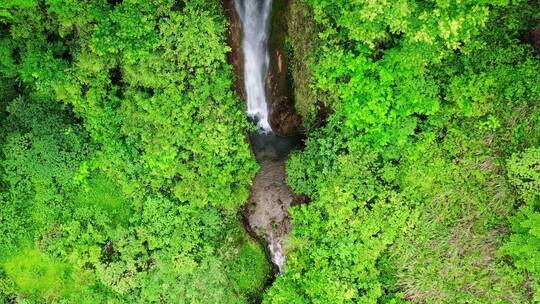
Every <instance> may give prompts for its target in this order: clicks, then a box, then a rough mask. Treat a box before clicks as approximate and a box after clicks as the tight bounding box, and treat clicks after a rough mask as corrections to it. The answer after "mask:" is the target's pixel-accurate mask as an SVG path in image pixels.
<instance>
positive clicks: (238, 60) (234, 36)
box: [222, 0, 246, 100]
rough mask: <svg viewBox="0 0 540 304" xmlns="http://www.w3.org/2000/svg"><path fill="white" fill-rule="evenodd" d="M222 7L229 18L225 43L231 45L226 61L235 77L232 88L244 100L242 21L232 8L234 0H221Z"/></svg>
mask: <svg viewBox="0 0 540 304" xmlns="http://www.w3.org/2000/svg"><path fill="white" fill-rule="evenodd" d="M222 5H223V9H224V10H225V14H226V15H227V17H228V20H229V30H228V33H227V43H228V44H229V46H230V47H231V51H230V52H229V54H228V58H227V59H228V62H229V64H230V65H232V67H233V70H234V74H235V75H236V79H235V81H234V89H235V91H236V93H237V94H238V96H240V98H242V99H243V100H245V98H246V92H245V88H244V79H243V75H244V59H243V58H244V57H243V56H244V55H243V53H242V21H241V20H240V16H238V14H237V13H236V10H235V8H234V0H222Z"/></svg>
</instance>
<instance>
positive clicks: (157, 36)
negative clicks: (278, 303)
mask: <svg viewBox="0 0 540 304" xmlns="http://www.w3.org/2000/svg"><path fill="white" fill-rule="evenodd" d="M225 31H226V20H225V17H224V15H223V12H222V11H221V6H220V3H219V2H218V1H187V2H178V1H172V0H164V1H122V2H120V1H118V3H116V2H115V1H109V2H107V1H63V0H46V1H33V0H24V1H20V0H18V1H16V0H13V1H11V0H9V1H7V2H6V1H3V2H2V3H1V4H0V34H1V40H0V53H1V58H0V78H1V85H2V89H1V94H2V96H1V100H2V109H3V111H2V130H3V132H2V135H1V136H2V138H1V140H2V149H1V155H2V160H1V162H0V168H1V170H0V171H1V173H2V175H1V185H0V187H1V190H2V194H1V197H0V200H1V204H2V207H1V208H0V221H1V223H2V224H1V225H0V234H1V237H0V299H1V300H0V302H10V301H18V302H22V301H24V303H43V302H44V301H46V302H50V303H56V302H62V303H64V302H68V303H105V302H107V303H123V302H126V303H153V302H167V303H244V302H246V301H248V300H253V299H257V298H258V297H260V295H261V288H262V287H263V286H264V284H265V282H266V279H267V277H268V275H269V273H270V266H269V264H268V262H267V260H266V257H265V254H264V251H263V249H262V248H261V247H260V246H259V245H258V244H257V243H256V242H254V241H252V240H251V239H250V238H249V237H248V236H247V235H246V233H245V232H244V230H243V228H242V227H241V225H240V222H239V220H238V218H237V213H236V209H237V207H238V206H240V205H241V204H243V203H244V202H245V201H246V199H247V196H248V191H249V185H250V183H251V179H252V177H253V175H254V174H255V172H256V170H257V165H256V163H255V161H254V160H253V159H252V157H251V155H250V152H249V148H248V146H247V143H246V142H245V139H244V136H243V133H244V132H245V131H246V129H247V128H248V124H247V122H246V119H245V118H244V114H243V108H242V106H241V103H240V102H239V101H238V99H237V97H235V95H234V94H233V91H232V90H231V86H232V85H231V83H232V81H231V79H232V72H231V68H230V67H229V66H228V65H227V64H226V53H227V52H228V51H229V49H228V47H227V46H226V43H225V35H224V33H225Z"/></svg>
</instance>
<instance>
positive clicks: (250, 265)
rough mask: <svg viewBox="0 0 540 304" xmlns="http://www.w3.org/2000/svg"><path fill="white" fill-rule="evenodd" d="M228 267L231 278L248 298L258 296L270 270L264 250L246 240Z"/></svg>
mask: <svg viewBox="0 0 540 304" xmlns="http://www.w3.org/2000/svg"><path fill="white" fill-rule="evenodd" d="M230 269H231V272H230V276H231V278H232V279H233V280H234V281H235V282H236V284H237V285H238V288H239V289H240V292H241V293H242V294H243V295H245V296H246V298H248V299H255V298H258V297H260V295H261V294H262V291H263V288H264V283H265V282H266V281H267V280H268V279H269V274H270V273H271V271H272V269H271V268H270V265H269V263H268V261H267V259H266V255H265V253H264V251H263V250H262V248H261V247H260V246H259V245H258V244H256V243H253V242H246V244H245V245H244V246H243V247H242V248H241V249H240V252H238V257H237V258H236V259H235V260H233V261H232V265H231V268H230Z"/></svg>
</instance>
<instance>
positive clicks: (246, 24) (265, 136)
mask: <svg viewBox="0 0 540 304" xmlns="http://www.w3.org/2000/svg"><path fill="white" fill-rule="evenodd" d="M231 1H234V9H235V11H236V16H232V17H231V19H233V18H237V19H239V20H237V21H239V22H238V23H239V24H240V28H241V31H239V29H238V24H234V22H232V24H231V28H230V35H232V36H235V37H233V38H232V39H231V37H230V38H229V40H230V44H231V47H232V48H233V52H232V53H233V56H234V55H236V56H242V60H241V65H240V64H239V63H240V60H238V58H232V59H233V60H231V61H232V62H233V65H235V63H236V66H235V71H237V73H238V74H240V75H239V76H241V77H240V79H242V80H243V87H242V90H240V92H239V93H240V95H243V97H244V98H245V100H246V110H247V113H246V114H247V116H248V117H249V118H250V119H251V120H252V121H253V122H254V123H256V124H257V126H258V130H257V131H256V132H253V133H251V134H250V135H249V140H250V144H251V148H252V151H253V153H254V154H255V157H256V158H257V161H258V162H259V164H260V166H261V169H260V171H259V172H258V173H257V175H256V176H255V179H254V181H253V185H252V189H251V195H250V198H249V201H248V203H247V206H246V208H245V217H246V219H247V224H248V225H249V227H248V229H249V230H250V231H252V232H253V233H254V234H255V235H256V236H257V237H258V238H261V239H263V240H264V241H265V243H266V244H267V246H268V252H269V255H270V259H271V260H272V262H273V263H274V265H276V266H277V268H278V269H279V272H283V271H284V268H285V262H286V259H287V258H286V252H285V248H284V247H285V246H284V245H285V244H284V243H285V240H286V237H287V235H288V234H289V233H290V231H291V228H292V227H291V222H290V216H289V214H288V208H289V206H290V205H291V203H292V202H293V200H294V198H295V195H294V193H293V192H292V191H291V189H290V188H289V187H288V186H287V184H286V180H285V179H286V173H285V162H286V160H287V158H288V155H289V153H290V152H291V151H292V150H293V149H296V148H297V147H298V145H299V143H300V139H299V137H298V136H287V137H285V136H278V135H276V134H280V131H281V130H284V129H285V128H283V127H282V126H283V123H282V122H285V123H287V120H290V119H288V117H293V116H295V115H296V113H295V112H294V107H291V106H290V104H287V106H288V107H287V109H286V111H287V112H289V113H292V115H285V116H284V111H283V106H280V105H286V103H283V98H276V97H274V96H275V95H276V94H273V93H274V92H275V91H273V90H272V87H276V86H273V83H272V81H273V79H277V78H278V77H272V75H270V73H271V72H270V71H275V70H279V71H280V72H282V73H284V74H286V67H283V66H282V62H283V61H282V60H279V64H280V66H279V69H275V68H274V67H273V66H271V65H272V64H275V62H274V61H275V60H273V57H271V56H270V54H269V52H270V51H272V52H273V53H272V56H273V55H274V50H269V49H268V46H269V39H271V37H270V34H269V33H270V32H271V29H270V26H271V22H270V18H271V17H272V12H271V10H272V6H273V5H272V4H273V3H272V0H231ZM274 1H282V0H274ZM278 3H281V2H278ZM274 4H275V3H274ZM233 21H234V20H233ZM238 39H241V41H242V43H238V41H237V40H238ZM274 44H275V43H274ZM239 46H241V50H238V49H235V47H236V48H238V47H239ZM277 54H278V55H279V54H280V53H279V52H277ZM279 56H282V55H279ZM271 59H272V60H271ZM269 91H270V92H272V94H270V93H269ZM274 99H275V100H274ZM278 101H279V102H278ZM275 105H278V106H277V107H276V106H275ZM273 106H274V107H273ZM291 108H292V109H293V110H292V111H291ZM285 114H287V113H285ZM272 115H274V117H273V116H272ZM278 116H279V117H280V118H279V119H280V124H274V125H273V124H272V122H273V121H274V122H275V121H276V119H275V118H276V117H278ZM296 116H297V115H296ZM283 117H285V118H286V119H285V120H284V119H283ZM273 118H274V119H273ZM288 125H289V127H288V128H287V129H288V132H287V135H291V134H297V133H298V132H294V130H293V129H294V128H296V127H297V125H298V123H297V121H294V124H291V123H289V124H288ZM274 126H275V127H276V129H275V130H273V127H274ZM291 130H293V131H292V132H291ZM282 133H283V132H282ZM281 135H284V134H281Z"/></svg>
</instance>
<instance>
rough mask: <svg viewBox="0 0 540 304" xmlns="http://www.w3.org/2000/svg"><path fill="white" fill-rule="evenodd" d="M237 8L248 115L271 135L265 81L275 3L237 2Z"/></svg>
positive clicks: (259, 1)
mask: <svg viewBox="0 0 540 304" xmlns="http://www.w3.org/2000/svg"><path fill="white" fill-rule="evenodd" d="M234 5H235V8H236V11H237V13H238V15H239V16H240V20H241V21H242V30H243V39H242V50H243V52H244V84H245V87H246V95H247V96H246V97H247V114H248V116H249V117H251V118H252V119H253V120H255V121H256V122H257V125H258V127H259V128H260V129H262V130H263V131H264V132H270V131H272V128H271V127H270V123H269V122H268V104H267V103H266V86H265V81H266V75H267V73H268V63H269V57H268V48H267V45H268V27H269V20H268V17H269V16H270V10H271V9H272V0H234Z"/></svg>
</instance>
